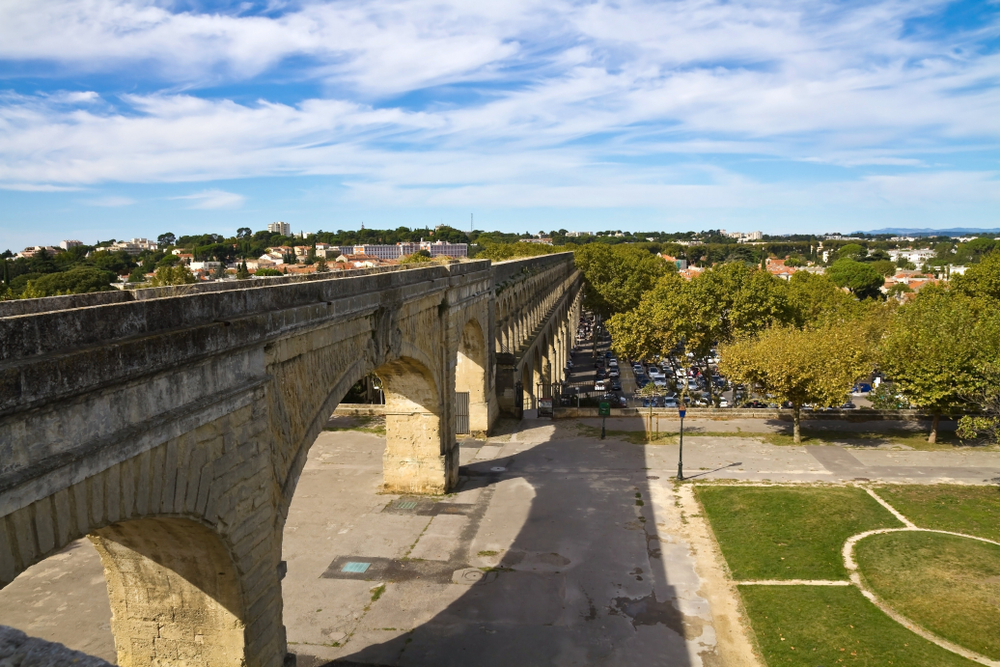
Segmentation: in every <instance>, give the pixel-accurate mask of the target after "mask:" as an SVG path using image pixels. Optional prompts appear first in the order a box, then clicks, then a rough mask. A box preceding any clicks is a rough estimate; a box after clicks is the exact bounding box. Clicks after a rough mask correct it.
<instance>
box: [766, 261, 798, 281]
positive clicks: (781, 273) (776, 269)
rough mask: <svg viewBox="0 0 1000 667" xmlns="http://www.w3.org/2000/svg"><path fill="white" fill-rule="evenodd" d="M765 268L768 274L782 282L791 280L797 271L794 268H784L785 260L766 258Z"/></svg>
mask: <svg viewBox="0 0 1000 667" xmlns="http://www.w3.org/2000/svg"><path fill="white" fill-rule="evenodd" d="M765 266H766V267H767V272H768V273H770V274H771V275H772V276H775V277H776V278H781V279H782V280H791V279H792V275H793V274H794V273H795V272H796V271H798V269H797V268H795V267H794V266H785V260H783V259H771V258H768V259H767V260H765Z"/></svg>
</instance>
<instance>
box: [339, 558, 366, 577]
mask: <svg viewBox="0 0 1000 667" xmlns="http://www.w3.org/2000/svg"><path fill="white" fill-rule="evenodd" d="M371 565H372V564H371V563H359V562H357V561H353V560H352V561H349V562H347V563H345V564H344V567H342V568H340V571H341V572H350V573H352V574H364V573H365V572H367V571H368V568H369V567H371Z"/></svg>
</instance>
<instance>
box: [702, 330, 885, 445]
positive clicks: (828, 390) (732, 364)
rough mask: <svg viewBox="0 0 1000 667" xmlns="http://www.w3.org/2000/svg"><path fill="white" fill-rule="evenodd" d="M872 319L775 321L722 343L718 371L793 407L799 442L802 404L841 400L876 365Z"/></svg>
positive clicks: (830, 402) (837, 403)
mask: <svg viewBox="0 0 1000 667" xmlns="http://www.w3.org/2000/svg"><path fill="white" fill-rule="evenodd" d="M877 333H878V329H877V327H875V326H872V323H871V322H870V321H865V320H860V319H859V320H845V321H842V322H833V323H829V324H825V325H823V326H821V327H816V328H806V329H796V328H795V327H792V326H774V327H771V328H770V329H767V330H766V331H763V332H761V333H760V335H758V336H756V337H754V338H751V337H745V338H742V339H740V340H737V341H736V342H733V343H730V344H724V345H722V346H720V348H719V356H720V358H721V359H720V362H719V371H720V372H721V373H722V374H723V375H725V376H726V377H728V378H729V379H730V380H732V381H733V382H738V383H740V384H746V385H748V386H751V387H757V388H759V389H760V390H761V391H762V392H763V393H766V394H770V395H773V396H775V397H776V398H778V399H779V400H780V401H782V402H784V401H790V402H791V403H792V407H793V409H794V410H795V424H794V433H793V437H794V439H795V442H799V441H800V439H801V435H800V433H799V412H800V410H801V408H802V406H803V405H805V404H806V403H812V404H814V405H818V406H824V407H825V406H834V405H840V404H841V403H842V402H843V401H844V398H845V397H846V395H847V393H848V392H849V391H850V388H851V387H852V386H853V385H854V383H855V382H857V381H858V380H860V379H862V378H865V377H867V376H868V375H869V374H870V373H871V371H872V370H873V369H874V367H875V353H874V344H873V343H874V339H875V338H876V336H877Z"/></svg>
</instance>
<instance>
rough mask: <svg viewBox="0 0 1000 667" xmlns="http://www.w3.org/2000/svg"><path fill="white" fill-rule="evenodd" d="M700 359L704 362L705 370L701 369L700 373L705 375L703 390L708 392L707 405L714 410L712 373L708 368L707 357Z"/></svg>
mask: <svg viewBox="0 0 1000 667" xmlns="http://www.w3.org/2000/svg"><path fill="white" fill-rule="evenodd" d="M702 358H703V359H704V360H705V364H704V366H705V368H704V369H703V371H702V372H704V373H705V390H706V391H707V392H708V404H709V407H712V408H714V407H715V399H714V397H715V392H714V391H713V389H714V387H713V386H712V371H711V370H710V369H709V367H708V357H702Z"/></svg>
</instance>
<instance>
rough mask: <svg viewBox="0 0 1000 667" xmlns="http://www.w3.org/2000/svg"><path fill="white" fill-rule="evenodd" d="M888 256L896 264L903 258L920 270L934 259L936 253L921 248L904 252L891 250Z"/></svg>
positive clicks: (907, 249) (906, 249)
mask: <svg viewBox="0 0 1000 667" xmlns="http://www.w3.org/2000/svg"><path fill="white" fill-rule="evenodd" d="M888 254H889V259H891V260H892V261H894V262H898V261H899V258H900V257H902V258H903V259H905V260H906V261H907V262H911V263H912V264H913V265H914V266H916V267H917V268H919V267H920V266H921V265H922V264H924V263H925V262H927V261H928V260H930V259H933V258H934V255H935V252H934V251H933V250H931V249H929V248H921V249H920V250H914V249H913V248H904V249H902V250H890V251H889V253H888Z"/></svg>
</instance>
